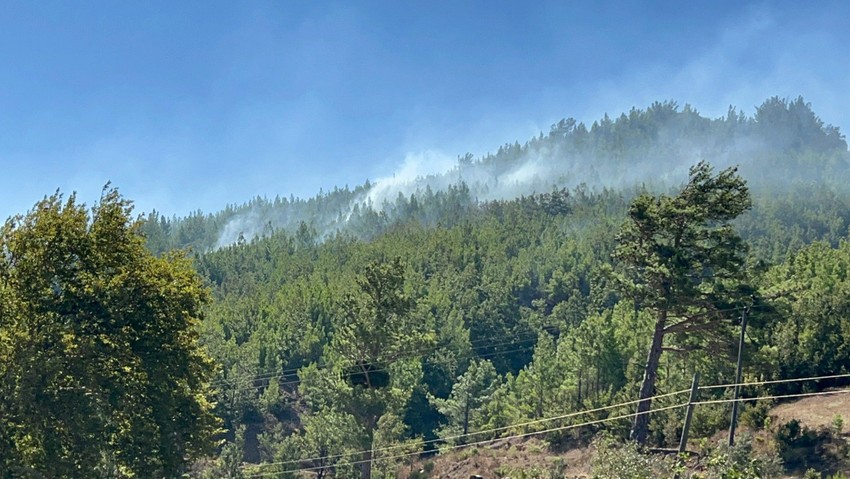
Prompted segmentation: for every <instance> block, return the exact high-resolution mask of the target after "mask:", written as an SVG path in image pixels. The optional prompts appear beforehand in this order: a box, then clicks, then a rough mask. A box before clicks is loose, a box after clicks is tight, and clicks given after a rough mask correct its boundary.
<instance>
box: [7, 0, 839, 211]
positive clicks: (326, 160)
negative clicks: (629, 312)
mask: <svg viewBox="0 0 850 479" xmlns="http://www.w3.org/2000/svg"><path fill="white" fill-rule="evenodd" d="M848 22H850V2H847V1H822V2H801V1H793V2H790V1H789V2H770V1H767V2H755V3H749V2H741V1H730V2H721V1H711V2H709V1H681V0H679V1H670V2H577V1H575V2H574V1H563V0H562V1H553V2H545V1H539V2H538V1H534V2H522V1H516V2H499V1H494V0H488V1H475V2H463V1H457V0H454V1H446V2H439V1H426V2H405V1H385V2H379V1H343V2H319V1H315V2H314V1H298V2H286V1H275V2H263V1H259V0H257V1H245V2H239V1H232V0H230V1H212V0H203V1H194V2H193V1H176V2H175V1H153V0H146V1H135V2H129V1H111V0H110V1H103V2H95V1H62V2H59V1H56V2H54V1H46V0H45V1H37V2H33V1H29V0H21V1H18V0H6V1H0V162H2V167H3V168H2V173H0V216H2V217H3V218H5V217H7V216H9V215H12V214H15V213H23V212H25V211H27V210H28V209H29V208H31V207H32V205H33V204H34V203H35V202H36V201H37V200H39V199H40V198H42V197H44V196H45V195H48V194H51V193H53V192H54V191H56V190H57V189H60V190H61V191H62V192H65V193H68V192H71V191H77V192H78V194H79V197H80V198H81V199H82V200H84V201H86V202H87V203H89V204H90V203H91V202H92V201H94V200H95V199H96V198H98V196H99V194H100V191H101V188H102V186H103V185H104V184H105V183H106V182H107V181H111V182H112V183H113V184H114V185H115V186H118V187H119V189H120V190H121V191H122V193H123V194H124V195H125V196H126V197H128V198H130V199H132V200H134V201H135V202H136V205H137V212H144V211H150V210H151V209H154V208H156V209H157V210H159V211H161V212H163V213H165V214H167V215H169V216H170V215H172V214H177V215H183V214H186V213H188V212H190V211H193V210H197V209H201V210H203V211H205V212H212V211H216V210H218V209H221V208H222V207H224V206H225V205H227V204H230V203H242V202H244V201H247V200H249V199H251V198H252V197H255V196H257V195H261V196H269V197H273V196H275V195H281V196H289V195H290V194H294V195H295V196H302V197H307V196H312V195H314V194H315V193H317V192H318V191H319V189H320V188H324V189H325V190H328V189H331V188H333V187H334V186H335V185H339V186H343V185H349V186H354V185H357V184H360V183H362V182H363V181H364V180H366V179H367V178H368V179H376V178H381V177H387V176H390V175H392V174H393V172H394V171H396V170H398V169H399V168H406V169H407V170H409V169H410V168H411V162H414V163H416V161H415V159H417V158H418V159H423V160H422V161H420V162H418V163H416V164H415V168H414V169H415V170H416V171H422V172H427V171H428V170H429V169H435V168H443V167H445V164H446V162H451V161H453V159H455V158H456V157H457V156H458V155H461V154H464V153H466V152H471V153H473V154H475V155H476V156H478V155H481V154H485V153H487V152H488V151H495V150H496V149H498V147H499V145H501V144H503V143H506V142H513V141H514V140H519V141H520V142H524V141H525V140H527V139H529V138H530V137H531V136H532V135H536V134H538V133H539V132H541V131H547V130H548V129H549V126H550V125H551V124H552V123H555V122H556V121H558V120H559V119H561V118H564V117H575V118H577V119H579V120H583V121H588V122H592V121H593V120H594V119H597V118H599V117H601V116H602V115H603V114H604V113H606V112H608V113H610V114H612V115H616V114H619V113H621V112H622V111H626V110H628V109H629V108H631V107H633V106H635V107H639V108H643V107H645V106H647V105H649V104H650V103H651V102H652V101H655V100H666V99H672V100H676V101H678V102H679V103H680V104H684V103H690V104H691V105H693V106H694V107H696V109H697V110H698V111H700V112H701V113H703V114H705V115H709V116H720V115H723V114H725V112H726V110H727V108H728V107H729V106H730V105H734V106H737V107H738V108H739V109H741V110H743V111H744V112H745V113H747V114H752V113H753V111H754V109H755V106H756V105H758V104H760V103H761V102H762V101H763V100H764V99H766V98H767V97H769V96H773V95H779V96H781V97H792V98H796V97H797V96H799V95H802V96H803V97H804V98H805V99H806V100H807V101H809V102H811V103H812V105H813V108H814V110H815V112H817V113H818V114H819V115H820V116H821V118H822V119H823V120H824V121H826V122H827V123H831V124H833V125H836V126H838V127H840V128H841V130H842V131H843V132H846V131H847V130H848V129H850V93H848V91H850V33H848V31H850V29H848Z"/></svg>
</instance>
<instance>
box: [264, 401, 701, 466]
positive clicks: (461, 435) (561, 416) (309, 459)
mask: <svg viewBox="0 0 850 479" xmlns="http://www.w3.org/2000/svg"><path fill="white" fill-rule="evenodd" d="M689 391H690V389H682V390H680V391H674V392H669V393H665V394H659V395H657V396H653V397H651V398H647V399H635V400H632V401H626V402H622V403H618V404H611V405H608V406H602V407H598V408H595V409H587V410H584V411H576V412H572V413H568V414H563V415H560V416H554V417H548V418H542V419H535V420H533V421H527V422H523V423H518V424H512V425H509V426H502V427H497V428H492V429H485V430H481V431H474V432H470V433H467V434H458V435H455V436H448V437H442V438H437V439H429V440H427V441H423V442H422V443H421V444H422V445H425V444H432V443H435V442H445V441H450V440H454V439H461V438H467V437H471V436H479V435H482V434H491V433H494V432H500V431H506V430H509V429H516V428H521V427H527V426H531V425H534V424H540V423H544V422H550V421H557V420H562V419H569V418H572V417H577V416H583V415H587V414H594V413H597V412H602V411H607V410H610V409H616V408H620V407H624V406H630V405H632V404H637V403H640V402H645V401H653V400H656V399H663V398H667V397H671V396H677V395H680V394H684V393H686V392H689ZM402 447H406V446H404V445H396V446H387V447H383V448H378V449H372V450H371V451H372V452H373V453H374V452H379V451H387V450H393V449H399V448H402ZM367 452H369V451H357V452H351V453H344V454H336V455H332V456H321V457H311V458H308V459H294V460H289V461H282V462H268V463H263V464H259V466H260V467H269V466H280V465H286V464H296V463H301V462H311V461H318V460H320V459H338V458H341V457H346V456H355V455H359V454H365V453H367Z"/></svg>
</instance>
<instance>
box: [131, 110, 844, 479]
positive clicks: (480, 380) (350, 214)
mask: <svg viewBox="0 0 850 479" xmlns="http://www.w3.org/2000/svg"><path fill="white" fill-rule="evenodd" d="M700 160H706V161H708V162H709V163H710V164H711V165H713V169H710V171H711V172H712V173H711V174H712V175H715V174H720V173H721V170H722V171H724V172H725V173H724V174H727V173H728V174H733V175H739V176H738V177H739V178H741V179H742V180H743V181H745V182H746V185H747V186H748V189H747V190H746V194H747V198H748V200H747V203H746V204H745V205H744V207H743V210H742V211H744V212H743V214H741V215H740V216H739V215H738V214H731V215H729V218H728V219H729V220H731V221H732V223H731V224H732V226H733V227H734V230H735V231H737V232H738V233H740V235H741V237H742V241H741V242H739V243H735V242H732V243H728V241H727V242H726V243H724V244H726V245H727V246H728V247H729V248H730V250H733V251H731V253H729V254H734V255H738V256H739V257H740V258H741V261H742V263H741V264H740V265H739V267H738V271H739V272H740V274H738V273H736V274H738V276H736V277H737V278H738V279H737V280H736V281H740V282H741V285H740V287H742V288H743V289H742V290H740V291H741V292H739V293H735V294H732V292H731V291H732V289H731V288H732V285H731V284H730V283H729V282H728V281H726V280H723V281H721V282H720V283H718V284H717V285H716V286H714V287H713V288H715V289H713V290H712V291H714V292H713V293H711V295H709V296H710V297H708V299H706V301H705V302H704V303H699V304H697V303H689V302H684V303H683V302H682V301H684V299H683V298H684V296H683V297H681V298H679V299H676V298H674V297H670V298H667V299H664V300H663V301H662V302H661V303H655V304H654V305H653V303H651V301H649V300H648V299H646V297H645V296H635V295H634V294H631V293H629V290H628V289H627V288H624V287H623V285H622V284H620V283H619V282H618V279H617V278H618V273H617V271H619V270H620V269H621V268H622V267H623V261H625V260H624V259H623V258H624V257H623V255H619V256H618V255H613V256H612V254H613V253H614V252H615V250H616V249H617V248H618V244H620V245H622V242H623V241H624V239H623V237H622V236H621V235H622V231H623V230H622V229H621V228H622V227H623V225H624V222H626V219H627V213H628V212H629V211H632V209H633V208H634V205H633V204H632V202H633V200H635V199H636V198H638V197H639V196H640V195H644V197H647V198H653V197H655V198H659V201H660V198H665V197H668V198H674V197H676V195H678V194H680V193H679V192H680V191H683V190H682V188H683V185H685V184H686V183H687V182H688V181H689V168H690V167H693V166H694V165H695V164H696V163H697V162H698V161H700ZM848 160H850V156H848V152H847V146H846V143H845V142H844V139H843V136H842V135H841V134H840V133H839V132H838V130H837V129H835V128H832V127H829V126H825V125H823V123H822V122H821V121H820V120H819V119H818V118H817V116H816V115H815V114H814V113H813V112H812V111H811V109H810V108H809V106H808V105H806V104H805V103H804V102H803V101H802V99H798V100H795V101H790V102H788V101H784V100H780V99H776V98H774V99H770V100H768V101H766V102H765V103H764V104H763V105H762V106H760V107H759V108H758V109H757V111H756V115H755V116H754V117H752V118H749V117H746V116H744V115H743V114H739V113H737V112H736V111H735V110H730V113H729V115H728V116H727V117H726V118H721V119H706V118H703V117H701V116H699V115H698V114H697V113H696V112H694V111H693V110H692V109H691V108H689V107H685V108H683V109H679V108H677V107H676V105H675V104H674V103H657V104H654V105H652V106H651V107H650V108H648V109H647V110H633V111H631V112H629V113H628V114H624V115H621V116H620V117H618V118H617V119H615V120H611V119H609V118H608V117H605V118H604V119H603V120H601V121H599V122H596V123H594V124H593V125H592V126H591V127H590V128H587V127H585V126H584V125H581V124H576V123H575V122H573V121H571V120H565V121H563V122H560V123H558V124H557V125H555V126H553V128H552V130H551V131H550V132H549V133H548V134H547V135H541V136H540V137H538V138H534V139H531V140H529V141H528V142H526V143H525V144H523V145H519V144H515V145H506V146H504V147H502V148H500V149H499V151H498V152H497V153H496V154H493V155H487V156H485V157H482V158H478V159H473V158H470V157H469V156H465V157H462V158H460V159H459V162H458V165H457V167H456V168H455V169H453V170H452V171H449V172H447V173H445V174H444V175H438V176H434V177H429V178H420V179H418V180H417V181H416V182H415V183H413V184H410V185H407V186H405V188H402V189H399V191H397V192H392V194H387V195H386V196H385V197H384V199H382V200H381V201H380V202H379V203H378V202H376V201H375V199H374V195H373V196H372V199H371V200H370V193H372V192H374V189H375V188H377V186H379V185H371V184H366V185H364V186H362V187H358V188H356V189H355V190H353V191H349V190H348V189H342V190H336V191H334V192H332V193H327V194H320V195H319V196H317V197H315V198H313V199H310V200H306V201H302V200H280V199H276V200H265V199H257V200H254V201H252V202H251V203H248V204H246V205H244V206H242V207H233V208H229V209H228V210H226V211H225V212H222V213H220V214H217V215H210V216H204V215H201V214H198V215H195V216H192V217H190V218H186V219H182V220H174V221H169V220H165V219H162V218H157V217H156V215H153V216H151V217H150V218H151V220H152V221H153V222H154V223H156V225H157V227H155V228H154V227H153V223H150V224H149V225H146V226H145V231H146V232H147V234H150V235H154V234H157V235H160V236H158V238H160V240H161V241H163V242H164V243H153V245H152V247H154V248H157V247H160V248H161V247H162V246H161V245H163V244H180V245H187V244H188V245H194V246H195V247H196V252H197V256H196V262H197V267H198V270H199V271H200V273H201V274H202V276H204V277H205V278H207V279H208V281H209V282H210V285H211V286H212V288H213V293H214V296H215V301H214V302H213V304H212V305H211V306H210V307H209V309H208V311H207V318H206V321H205V322H204V324H203V327H202V340H203V343H204V345H205V347H206V348H207V350H208V351H209V352H210V353H211V354H212V356H213V357H215V358H216V360H217V361H218V363H219V364H220V366H221V369H220V372H219V377H218V379H217V380H216V386H217V387H218V389H219V391H220V392H219V396H218V401H217V408H218V414H219V415H220V417H222V418H223V419H224V425H225V428H226V429H227V430H228V431H229V432H228V434H227V438H228V444H227V445H226V446H224V449H223V452H222V454H221V456H220V457H219V458H218V459H217V461H216V462H215V465H214V466H210V467H213V469H212V470H214V471H217V472H211V473H210V474H212V475H213V476H215V477H218V476H219V475H222V474H225V472H224V471H230V472H227V474H230V475H231V476H229V477H240V476H239V475H240V474H242V475H243V476H244V477H264V476H262V475H263V474H268V475H270V476H272V477H278V476H279V477H289V476H291V475H292V474H295V473H294V472H292V471H296V470H299V469H306V470H308V471H311V472H312V473H317V474H319V475H320V476H323V475H332V476H336V477H350V476H355V477H356V476H359V475H361V474H362V475H364V476H369V475H371V476H372V477H395V474H396V471H397V467H398V466H399V465H400V464H402V463H403V462H404V461H406V460H408V459H409V458H410V457H412V456H411V455H405V454H407V453H415V452H417V451H427V450H431V449H434V448H438V447H440V446H441V445H458V444H462V443H464V442H475V441H480V440H484V439H491V438H495V437H498V436H500V435H505V434H510V433H516V432H529V431H534V430H543V429H546V427H547V423H545V422H539V423H535V425H531V426H522V427H512V425H515V424H524V423H528V422H529V421H531V422H534V421H538V420H544V419H546V418H551V417H556V416H562V415H564V414H569V413H571V412H575V411H582V410H586V409H591V408H594V407H598V406H604V405H608V404H614V403H620V402H626V401H631V400H633V399H636V398H637V397H638V395H639V392H640V386H641V383H642V381H643V378H644V374H645V366H646V359H647V351H648V350H649V348H650V343H651V342H652V339H653V327H655V326H654V325H655V324H656V315H657V314H658V311H659V309H658V308H659V307H660V306H659V305H660V304H666V306H664V307H665V308H666V307H668V306H669V307H670V308H672V309H670V314H671V315H673V314H674V312H675V314H678V315H680V316H681V317H687V316H688V315H689V314H691V315H695V316H699V315H702V314H709V315H710V317H711V318H712V321H711V322H710V324H708V323H706V324H707V327H704V326H700V327H697V328H694V330H693V331H691V330H690V329H688V328H686V327H684V326H683V327H680V328H679V329H676V330H675V331H672V330H671V333H670V334H667V335H665V337H664V339H663V344H662V345H661V347H662V350H663V354H661V355H660V357H659V360H658V370H657V380H656V382H655V384H654V385H653V386H652V387H651V390H649V392H650V393H657V394H661V393H665V392H671V391H678V390H683V389H687V388H688V387H689V386H690V382H691V378H692V375H693V374H694V373H695V372H700V373H701V381H702V383H703V384H724V383H732V382H734V378H735V376H734V367H735V354H736V347H737V334H738V326H736V325H737V324H738V321H739V318H740V315H741V312H742V311H743V309H744V308H747V309H748V311H749V314H750V318H749V319H750V326H749V330H748V335H747V345H746V350H747V351H748V354H747V355H746V357H745V362H744V371H745V378H748V379H759V380H762V381H764V380H775V379H782V378H797V377H805V376H820V375H835V374H844V373H847V372H848V367H850V350H848V349H847V348H846V346H845V345H846V344H847V340H848V338H847V334H850V323H848V322H847V318H845V317H844V316H843V315H842V314H837V313H836V312H838V311H846V310H847V308H850V303H848V301H847V297H848V296H847V295H846V294H845V288H847V287H850V278H848V277H847V274H846V272H847V271H848V268H850V249H848V248H850V246H848V243H846V242H845V241H844V240H845V239H846V237H847V227H848V224H850V223H848V220H850V204H848V201H850V189H847V188H846V184H848V181H847V180H848V171H850V170H848V169H847V166H848ZM735 164H740V168H739V169H738V170H737V172H735V171H734V170H725V168H727V167H729V166H731V165H735ZM529 165H533V167H534V168H535V169H536V170H535V171H536V172H537V173H536V174H535V175H533V176H532V177H530V178H529V179H528V180H523V181H520V180H517V179H516V178H517V175H516V174H515V173H516V172H518V171H522V170H524V169H528V168H529ZM691 173H692V174H693V173H694V172H693V171H691ZM691 180H693V178H691ZM694 181H695V180H694ZM514 194H516V196H515V197H514V196H513V195H514ZM659 194H661V195H662V196H661V197H657V196H654V195H659ZM646 195H649V196H646ZM694 201H697V200H694ZM750 201H751V202H752V208H749V207H748V205H749V202H750ZM720 204H721V205H722V204H723V201H721V203H720ZM630 205H632V206H631V208H632V209H630ZM696 207H697V208H698V209H699V208H701V207H703V206H699V205H697V206H696ZM653 211H655V210H653ZM653 214H654V213H653ZM658 214H660V213H658ZM240 218H241V219H240ZM245 218H253V219H262V221H264V222H266V226H267V228H266V230H265V232H264V233H261V234H259V235H257V236H255V237H253V239H252V234H253V233H249V231H248V230H245V231H244V232H243V233H244V235H243V237H242V238H241V239H240V240H239V241H238V242H237V243H236V244H232V245H229V246H225V247H222V248H218V249H216V248H214V246H215V244H217V243H220V241H221V231H222V228H224V229H226V228H228V227H230V225H233V224H235V223H234V222H238V221H242V220H244V219H245ZM659 221H660V220H659ZM694 221H698V220H694ZM705 221H707V222H706V223H705V226H706V227H713V226H716V225H715V223H714V220H705ZM216 225H218V226H216ZM191 228H197V230H195V231H196V233H195V234H194V235H193V234H190V231H192V230H191ZM166 233H167V234H166ZM177 238H182V239H179V240H178V239H177ZM168 241H170V242H171V243H168ZM175 241H176V243H175ZM671 241H672V240H671ZM724 241H725V240H724ZM662 244H666V243H663V241H662ZM157 245H159V246H157ZM671 245H672V243H671ZM730 245H731V246H730ZM617 258H619V259H617ZM647 267H650V266H649V265H645V266H643V268H647ZM668 267H672V266H665V268H668ZM705 268H708V266H705ZM712 268H714V267H712ZM715 271H720V270H715ZM718 274H719V273H718ZM707 285H708V283H707V282H704V281H703V282H701V283H699V284H696V285H695V286H694V287H695V288H696V289H695V290H694V292H692V293H691V294H697V293H696V291H703V293H706V294H707V291H708V290H706V289H705V288H706V287H708V286H707ZM640 298H644V299H640ZM671 301H673V302H678V303H677V304H670V302H671ZM671 317H672V316H671ZM659 351H661V350H659ZM836 381H838V382H836ZM841 381H842V380H841V379H833V380H831V381H820V382H816V383H811V382H809V383H788V384H779V385H776V386H761V387H751V388H747V389H745V390H744V393H745V394H749V395H770V394H774V393H794V392H800V391H804V390H805V391H817V390H822V389H823V388H825V387H828V386H834V385H836V384H842V383H841ZM709 394H711V395H712V397H713V398H715V399H721V398H725V397H728V394H731V391H730V390H728V389H720V388H718V389H715V390H712V391H711V392H710V393H709ZM650 395H651V394H650ZM667 401H672V399H669V400H667V399H663V400H660V402H659V401H655V402H654V403H653V408H654V407H663V406H665V405H668V404H672V403H670V402H667ZM656 403H657V404H656ZM747 407H749V406H745V408H747ZM764 407H765V405H764V404H760V405H759V406H758V407H757V408H756V409H753V412H751V413H746V412H745V417H747V418H748V419H747V420H748V421H750V424H752V425H756V426H758V427H761V426H762V424H761V423H759V419H752V418H753V417H758V413H757V411H758V408H764ZM750 409H752V407H750ZM613 415H615V414H614V413H613V412H610V411H609V412H608V413H599V414H598V415H597V416H595V417H598V418H602V417H608V416H613ZM683 415H684V410H682V409H673V410H669V411H665V412H660V413H654V414H653V415H651V416H650V421H649V425H648V431H647V438H646V441H647V442H648V443H649V444H652V445H655V446H672V445H675V444H677V442H678V438H679V434H680V432H681V423H682V420H683ZM558 424H561V423H558ZM548 425H551V424H548ZM727 426H728V406H727V405H726V404H717V405H713V406H711V405H709V406H703V407H701V408H699V409H698V410H697V411H696V417H695V420H694V425H693V431H692V432H691V435H692V437H707V436H710V435H711V434H713V433H714V432H716V431H718V430H721V429H723V428H725V427H727ZM630 427H631V424H630V422H629V421H628V420H626V421H622V420H621V421H619V422H614V423H612V424H606V425H604V426H599V428H590V431H585V433H592V432H593V431H595V430H598V429H602V430H606V431H609V432H613V433H614V434H615V435H622V436H623V437H626V436H627V435H628V434H627V433H628V431H629V428H630ZM476 431H488V432H485V433H483V434H478V435H475V434H474V433H475V432H476ZM470 434H471V435H470ZM545 437H546V438H547V440H549V441H551V443H552V444H560V445H561V446H559V447H569V444H574V443H581V442H582V441H583V440H584V439H581V438H583V437H586V436H583V435H579V436H576V435H574V434H572V433H566V432H565V433H560V434H559V433H548V434H547V435H546V436H545ZM441 438H442V440H441ZM423 441H424V442H423ZM370 450H371V451H377V452H375V453H374V454H377V455H378V456H376V457H372V453H368V452H364V451H370ZM387 451H390V452H387ZM243 461H244V462H245V463H247V465H243ZM252 464H256V465H252ZM367 465H368V467H367Z"/></svg>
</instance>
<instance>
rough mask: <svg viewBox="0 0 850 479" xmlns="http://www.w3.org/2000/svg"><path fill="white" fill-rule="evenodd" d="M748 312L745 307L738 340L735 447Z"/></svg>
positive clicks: (732, 434)
mask: <svg viewBox="0 0 850 479" xmlns="http://www.w3.org/2000/svg"><path fill="white" fill-rule="evenodd" d="M747 312H749V307H745V308H744V310H743V311H742V312H741V338H740V339H739V340H738V368H737V370H736V371H735V393H734V396H733V398H732V399H733V401H732V423H731V424H729V445H730V446H734V445H735V426H736V425H737V422H738V394H739V393H740V391H741V386H740V384H741V367H742V365H743V360H744V335H745V334H746V332H747Z"/></svg>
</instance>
